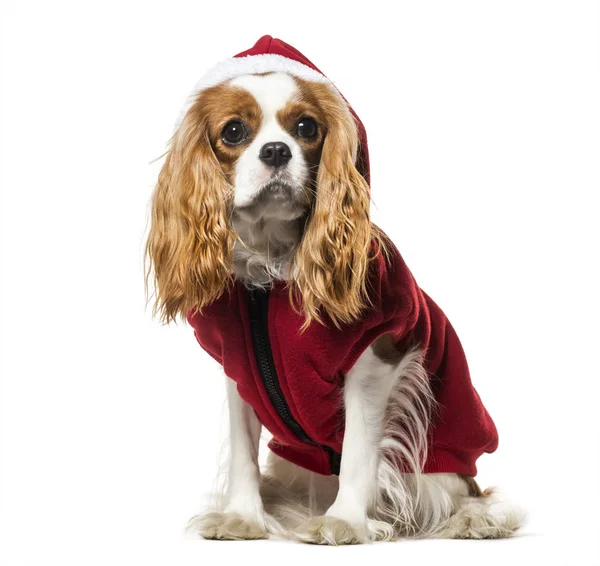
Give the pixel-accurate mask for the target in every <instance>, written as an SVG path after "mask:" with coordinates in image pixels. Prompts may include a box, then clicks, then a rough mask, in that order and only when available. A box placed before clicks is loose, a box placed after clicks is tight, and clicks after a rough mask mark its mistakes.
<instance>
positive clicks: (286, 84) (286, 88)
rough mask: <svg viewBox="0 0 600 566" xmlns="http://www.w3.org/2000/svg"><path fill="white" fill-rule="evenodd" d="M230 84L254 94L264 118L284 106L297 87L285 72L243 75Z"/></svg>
mask: <svg viewBox="0 0 600 566" xmlns="http://www.w3.org/2000/svg"><path fill="white" fill-rule="evenodd" d="M230 84H231V85H232V86H238V87H241V88H243V89H246V90H247V91H248V92H249V93H250V94H251V95H252V96H254V98H255V99H256V102H258V105H259V106H260V108H261V110H262V111H263V115H264V116H265V118H266V117H267V115H268V114H270V115H274V114H275V113H276V112H277V110H281V109H282V108H285V106H286V104H287V103H288V101H289V100H290V98H291V97H292V95H293V94H294V93H295V92H296V90H297V89H298V87H297V85H296V82H295V81H294V79H293V78H292V77H290V75H287V74H286V73H272V74H269V75H244V76H242V77H237V78H235V79H233V80H232V81H231V82H230Z"/></svg>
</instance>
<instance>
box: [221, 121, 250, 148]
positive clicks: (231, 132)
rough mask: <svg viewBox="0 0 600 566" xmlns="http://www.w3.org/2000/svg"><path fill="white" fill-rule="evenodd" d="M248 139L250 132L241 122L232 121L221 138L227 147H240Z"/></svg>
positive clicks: (224, 129)
mask: <svg viewBox="0 0 600 566" xmlns="http://www.w3.org/2000/svg"><path fill="white" fill-rule="evenodd" d="M247 137H248V130H246V126H244V123H243V122H241V121H240V120H232V121H231V122H229V124H227V125H226V126H225V127H224V128H223V133H222V134H221V138H222V139H223V142H224V143H225V144H226V145H239V144H240V143H242V142H243V141H244V140H245V139H246V138H247Z"/></svg>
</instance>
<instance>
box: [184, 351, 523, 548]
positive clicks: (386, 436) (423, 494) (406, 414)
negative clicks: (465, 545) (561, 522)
mask: <svg viewBox="0 0 600 566" xmlns="http://www.w3.org/2000/svg"><path fill="white" fill-rule="evenodd" d="M421 361H422V358H421V353H420V352H419V351H415V350H413V351H410V352H408V353H407V354H406V355H404V356H403V357H402V358H401V359H400V360H399V361H398V363H396V364H389V363H384V362H383V361H382V360H380V359H379V358H377V356H375V355H374V352H373V350H372V349H371V348H369V349H367V350H366V351H365V352H364V353H363V354H362V356H361V357H360V358H359V360H358V361H357V362H356V364H355V365H354V367H353V368H352V369H351V370H350V372H349V373H348V375H347V376H346V386H345V392H344V406H345V411H346V428H345V435H344V444H343V452H342V463H341V472H340V477H339V479H338V478H337V477H335V476H320V475H318V474H315V473H313V472H309V471H307V470H305V469H303V468H300V467H298V466H296V465H294V464H292V463H291V462H288V461H285V460H283V459H281V458H279V457H278V456H275V455H274V454H272V453H271V454H269V461H268V465H267V468H266V470H265V472H264V473H263V475H262V477H261V478H260V481H259V480H258V478H259V476H258V465H257V463H256V462H257V451H258V444H257V443H258V433H259V430H260V425H259V424H258V421H257V420H256V417H255V415H254V411H252V410H251V409H250V408H249V406H248V405H247V404H245V403H244V402H243V401H242V400H241V399H239V397H237V390H236V388H235V385H234V384H233V382H231V381H230V380H228V399H229V407H230V411H231V412H233V415H232V416H231V417H230V422H231V425H230V426H231V430H230V436H231V440H230V442H231V450H230V457H231V464H230V468H229V477H228V490H227V497H226V499H225V503H224V509H218V510H216V511H212V512H210V513H208V514H206V515H204V516H200V517H194V518H193V519H192V521H191V522H190V527H189V528H190V530H191V531H192V532H194V533H196V534H200V535H201V536H204V537H206V538H222V539H231V540H238V539H251V538H262V537H266V536H268V535H269V534H270V535H275V536H279V537H282V536H284V537H288V538H295V539H297V540H300V541H304V542H311V543H317V544H331V545H340V544H356V543H362V542H369V541H376V540H391V539H394V538H396V537H399V536H407V535H408V536H436V537H440V538H475V539H481V538H504V537H508V536H511V535H512V534H513V533H514V532H515V531H516V530H517V529H518V528H519V527H520V525H521V524H522V521H523V514H522V513H521V512H520V511H518V510H516V509H515V508H513V507H512V506H510V505H508V504H506V503H503V502H502V501H501V500H500V499H499V498H498V497H497V495H495V493H494V492H493V491H492V490H486V492H484V494H483V495H482V496H480V497H474V496H472V495H470V494H469V489H468V486H467V484H466V482H465V481H464V480H463V479H462V478H460V477H459V476H458V475H456V474H423V473H421V472H420V470H421V467H422V465H423V463H424V461H425V459H426V456H427V454H426V447H427V430H428V427H429V420H430V415H431V413H432V411H433V410H434V402H433V396H432V393H431V390H430V387H429V379H428V376H427V372H426V371H425V369H424V368H423V366H422V363H421ZM401 469H412V470H415V473H404V472H402V471H400V470H401ZM259 490H260V495H258V493H259Z"/></svg>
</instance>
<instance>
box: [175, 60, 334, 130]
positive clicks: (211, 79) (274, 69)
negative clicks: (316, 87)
mask: <svg viewBox="0 0 600 566" xmlns="http://www.w3.org/2000/svg"><path fill="white" fill-rule="evenodd" d="M263 73H287V74H289V75H292V76H295V77H298V78H301V79H304V80H307V81H312V82H317V83H329V84H331V82H330V81H329V79H328V78H327V77H325V76H324V75H322V74H321V73H319V72H317V71H315V70H314V69H311V68H310V67H307V66H306V65H303V64H302V63H299V62H298V61H294V60H293V59H288V58H287V57H283V56H282V55H275V54H273V53H265V54H262V55H248V56H246V57H233V58H230V59H225V60H224V61H221V62H220V63H217V65H215V66H214V67H213V68H212V69H210V70H209V71H208V72H207V73H206V74H205V75H204V76H203V77H202V78H201V79H200V80H199V81H198V82H197V83H196V86H195V87H194V89H193V91H192V93H191V94H190V96H189V97H188V98H187V101H186V103H185V104H184V106H183V108H182V109H181V112H180V114H179V117H178V119H177V122H176V123H175V129H177V128H179V126H180V125H181V122H182V121H183V118H184V116H185V115H186V113H187V111H188V110H189V109H190V107H191V106H192V104H193V102H194V99H195V98H196V96H198V93H199V92H201V91H203V90H204V89H207V88H210V87H211V86H215V85H218V84H219V83H222V82H224V81H228V80H231V79H235V78H236V77H240V76H242V75H253V74H255V75H256V74H263Z"/></svg>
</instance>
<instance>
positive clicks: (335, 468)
mask: <svg viewBox="0 0 600 566" xmlns="http://www.w3.org/2000/svg"><path fill="white" fill-rule="evenodd" d="M248 295H249V298H250V301H249V305H250V332H251V334H252V345H253V346H254V355H255V356H256V363H257V365H258V369H259V371H260V376H261V378H262V380H263V383H264V385H265V389H266V390H267V394H268V395H269V399H270V400H271V403H273V407H274V408H275V411H276V412H277V414H278V415H279V417H280V418H281V420H282V421H283V422H284V423H285V424H286V426H287V427H288V428H289V429H290V430H291V431H292V432H293V433H294V435H295V436H296V437H298V438H299V439H300V440H302V442H306V443H307V444H313V445H315V446H319V447H320V448H322V449H323V450H325V452H327V453H328V454H329V464H330V466H331V473H332V474H335V475H339V473H340V463H341V458H342V455H341V454H340V453H339V452H336V451H335V450H334V449H333V448H330V447H329V446H323V445H322V444H318V443H317V442H315V441H314V440H313V439H312V438H310V436H308V434H307V433H306V431H305V430H304V429H303V428H302V427H301V426H300V424H299V423H298V421H297V420H296V419H295V418H294V416H293V415H292V412H291V411H290V407H289V405H288V404H287V401H286V400H285V397H284V395H283V391H282V390H281V386H280V384H279V379H278V378H277V372H276V370H275V362H274V361H273V351H272V350H271V341H270V340H269V291H266V290H263V289H249V290H248Z"/></svg>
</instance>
